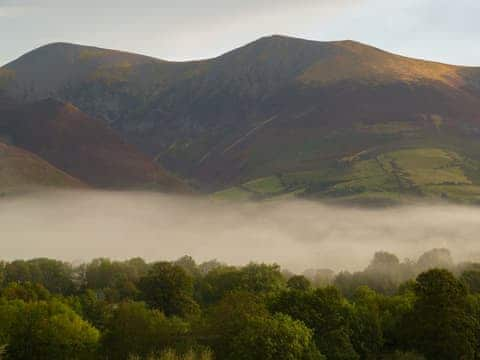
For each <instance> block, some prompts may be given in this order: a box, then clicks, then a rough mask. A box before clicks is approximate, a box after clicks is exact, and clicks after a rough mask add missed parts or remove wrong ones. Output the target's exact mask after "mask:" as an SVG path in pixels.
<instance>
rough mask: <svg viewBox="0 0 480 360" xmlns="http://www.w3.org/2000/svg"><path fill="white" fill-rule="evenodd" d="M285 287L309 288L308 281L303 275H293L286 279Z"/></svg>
mask: <svg viewBox="0 0 480 360" xmlns="http://www.w3.org/2000/svg"><path fill="white" fill-rule="evenodd" d="M287 287H288V288H289V289H291V290H300V291H307V290H308V289H310V288H311V284H310V281H309V280H308V279H307V278H306V277H305V276H303V275H294V276H292V277H291V278H290V279H288V281H287Z"/></svg>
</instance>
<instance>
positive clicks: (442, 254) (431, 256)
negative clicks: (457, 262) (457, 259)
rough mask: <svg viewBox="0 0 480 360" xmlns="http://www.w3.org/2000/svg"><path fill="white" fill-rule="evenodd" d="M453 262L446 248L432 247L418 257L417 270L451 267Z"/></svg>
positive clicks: (448, 268)
mask: <svg viewBox="0 0 480 360" xmlns="http://www.w3.org/2000/svg"><path fill="white" fill-rule="evenodd" d="M453 267H454V263H453V259H452V255H451V254H450V251H449V250H448V249H433V250H430V251H427V252H426V253H424V254H423V255H422V256H420V257H419V258H418V261H417V271H418V272H422V271H427V270H429V269H434V268H438V269H447V270H450V269H453Z"/></svg>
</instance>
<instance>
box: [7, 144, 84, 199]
mask: <svg viewBox="0 0 480 360" xmlns="http://www.w3.org/2000/svg"><path fill="white" fill-rule="evenodd" d="M86 187H87V186H86V185H85V184H84V183H82V182H81V181H79V180H77V179H75V178H73V177H71V176H70V175H68V174H66V173H64V172H63V171H60V170H58V169H56V168H55V167H53V166H52V165H50V164H49V163H47V162H46V161H44V160H43V159H41V158H39V157H38V156H36V155H34V154H32V153H30V152H28V151H26V150H23V149H19V148H17V147H15V146H10V145H7V144H4V143H1V142H0V196H4V195H8V194H16V193H20V192H24V191H31V190H33V189H38V188H47V189H48V188H55V189H57V188H66V189H81V188H86Z"/></svg>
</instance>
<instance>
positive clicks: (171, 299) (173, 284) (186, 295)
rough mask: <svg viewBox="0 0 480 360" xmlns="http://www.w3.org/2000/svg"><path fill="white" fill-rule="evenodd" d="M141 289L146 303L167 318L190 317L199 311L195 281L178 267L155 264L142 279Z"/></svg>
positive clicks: (168, 264)
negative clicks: (195, 297)
mask: <svg viewBox="0 0 480 360" xmlns="http://www.w3.org/2000/svg"><path fill="white" fill-rule="evenodd" d="M139 288H140V290H141V291H142V295H143V297H144V299H145V300H146V302H147V303H148V304H149V305H150V306H152V307H154V308H156V309H159V310H161V311H162V312H164V313H165V314H166V315H167V316H171V315H177V316H190V315H195V314H197V313H198V311H199V307H198V304H197V303H196V302H195V301H194V299H193V279H192V277H191V276H189V275H188V274H187V272H186V271H185V270H184V269H183V268H181V267H180V266H178V265H173V264H171V263H168V262H159V263H155V264H153V265H152V267H151V268H150V270H149V272H148V273H147V275H145V276H144V277H142V278H141V279H140V282H139Z"/></svg>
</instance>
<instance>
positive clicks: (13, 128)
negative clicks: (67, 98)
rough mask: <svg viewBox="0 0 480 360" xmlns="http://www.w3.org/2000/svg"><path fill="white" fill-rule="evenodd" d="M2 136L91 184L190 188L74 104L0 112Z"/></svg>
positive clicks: (42, 103) (52, 103) (39, 105)
mask: <svg viewBox="0 0 480 360" xmlns="http://www.w3.org/2000/svg"><path fill="white" fill-rule="evenodd" d="M0 134H1V136H2V137H3V138H4V139H6V140H7V141H9V142H11V143H12V144H15V145H16V146H19V147H22V148H24V149H27V150H29V151H31V152H33V153H35V154H37V155H38V156H40V157H42V158H43V159H45V160H47V161H48V162H50V163H51V164H53V165H54V166H56V167H58V168H59V169H61V170H63V171H65V172H66V173H68V174H70V175H72V176H74V177H76V178H78V179H80V180H82V181H84V182H85V183H87V184H89V185H92V186H97V187H115V188H125V187H129V188H131V187H152V188H158V189H160V190H164V191H182V190H186V186H185V185H183V183H181V182H180V181H179V180H177V179H175V178H174V177H172V176H170V175H168V174H167V173H166V172H165V171H164V170H163V169H161V168H160V167H159V166H158V165H157V164H155V163H154V162H153V161H152V160H150V159H149V158H148V157H147V156H146V155H143V154H142V153H140V152H138V151H137V150H135V149H134V148H133V147H132V146H131V145H128V144H126V143H125V142H124V141H122V140H121V139H120V138H119V137H118V135H117V134H116V133H115V131H113V130H110V129H109V128H108V127H106V126H105V125H104V124H102V123H101V122H99V121H97V120H95V119H92V118H90V117H88V116H87V115H85V114H83V113H82V112H81V111H80V110H78V109H77V108H76V107H74V106H73V105H70V104H65V103H62V102H59V101H56V100H51V99H49V100H43V101H39V102H36V103H32V104H28V105H27V104H24V105H22V106H16V107H13V108H12V107H7V108H6V109H4V110H3V111H2V110H0Z"/></svg>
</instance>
